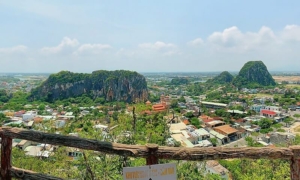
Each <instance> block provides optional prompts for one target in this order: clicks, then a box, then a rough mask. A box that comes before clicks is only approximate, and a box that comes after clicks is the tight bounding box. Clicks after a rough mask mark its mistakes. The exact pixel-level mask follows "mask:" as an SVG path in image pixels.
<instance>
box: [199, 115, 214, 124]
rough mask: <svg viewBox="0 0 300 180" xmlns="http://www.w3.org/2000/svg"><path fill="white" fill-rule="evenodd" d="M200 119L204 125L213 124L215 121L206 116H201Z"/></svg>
mask: <svg viewBox="0 0 300 180" xmlns="http://www.w3.org/2000/svg"><path fill="white" fill-rule="evenodd" d="M199 118H200V120H202V122H204V123H208V122H211V121H213V120H214V119H213V118H211V117H209V116H206V115H202V116H200V117H199Z"/></svg>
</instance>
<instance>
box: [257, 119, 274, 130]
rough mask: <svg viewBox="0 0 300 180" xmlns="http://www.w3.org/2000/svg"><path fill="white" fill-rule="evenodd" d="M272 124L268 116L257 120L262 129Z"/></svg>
mask: <svg viewBox="0 0 300 180" xmlns="http://www.w3.org/2000/svg"><path fill="white" fill-rule="evenodd" d="M272 124H273V121H272V120H271V119H268V118H263V119H261V120H260V121H259V122H258V125H259V126H260V127H261V128H262V129H268V128H270V127H271V125H272Z"/></svg>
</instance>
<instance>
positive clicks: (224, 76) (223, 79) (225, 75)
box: [208, 71, 233, 84]
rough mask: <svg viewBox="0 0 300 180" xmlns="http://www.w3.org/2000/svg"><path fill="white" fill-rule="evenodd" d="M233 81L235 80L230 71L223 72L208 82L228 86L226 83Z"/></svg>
mask: <svg viewBox="0 0 300 180" xmlns="http://www.w3.org/2000/svg"><path fill="white" fill-rule="evenodd" d="M232 80H233V76H232V75H231V74H230V73H229V72H228V71H223V72H222V73H221V74H219V75H218V76H216V77H214V78H213V79H211V80H208V82H211V83H217V84H226V83H231V82H232Z"/></svg>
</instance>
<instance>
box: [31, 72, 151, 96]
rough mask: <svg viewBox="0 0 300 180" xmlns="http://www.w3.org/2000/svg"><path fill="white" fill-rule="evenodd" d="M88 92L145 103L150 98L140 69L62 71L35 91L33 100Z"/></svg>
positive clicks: (32, 92)
mask: <svg viewBox="0 0 300 180" xmlns="http://www.w3.org/2000/svg"><path fill="white" fill-rule="evenodd" d="M83 94H87V95H88V96H90V97H92V98H97V97H103V98H105V100H106V101H125V102H141V101H145V100H146V99H147V98H148V90H147V83H146V80H145V77H144V76H142V75H141V74H138V73H137V72H132V71H125V70H118V71H104V70H99V71H94V72H92V74H84V73H72V72H69V71H61V72H59V73H57V74H52V75H50V76H49V78H48V79H47V80H46V81H45V82H43V83H42V85H41V86H39V87H37V88H36V89H33V90H32V91H31V95H30V99H31V100H45V101H48V102H53V101H55V100H59V99H66V98H70V97H77V96H81V95H83Z"/></svg>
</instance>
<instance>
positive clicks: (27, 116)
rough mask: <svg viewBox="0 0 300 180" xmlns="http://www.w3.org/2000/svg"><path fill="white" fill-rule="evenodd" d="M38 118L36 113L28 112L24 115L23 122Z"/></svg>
mask: <svg viewBox="0 0 300 180" xmlns="http://www.w3.org/2000/svg"><path fill="white" fill-rule="evenodd" d="M36 116H37V112H36V111H27V112H26V113H25V114H23V121H31V120H33V119H34V118H35V117H36Z"/></svg>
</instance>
